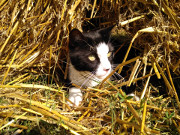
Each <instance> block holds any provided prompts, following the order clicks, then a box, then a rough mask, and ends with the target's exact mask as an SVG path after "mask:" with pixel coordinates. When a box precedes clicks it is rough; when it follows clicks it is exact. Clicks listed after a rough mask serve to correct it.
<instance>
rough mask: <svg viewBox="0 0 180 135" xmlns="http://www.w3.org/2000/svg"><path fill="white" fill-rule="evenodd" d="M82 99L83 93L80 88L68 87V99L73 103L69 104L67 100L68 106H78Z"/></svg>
mask: <svg viewBox="0 0 180 135" xmlns="http://www.w3.org/2000/svg"><path fill="white" fill-rule="evenodd" d="M82 99H83V95H82V93H81V90H80V89H78V88H75V87H73V88H70V89H69V100H70V101H71V102H72V103H73V104H71V103H69V102H68V104H69V105H70V106H74V105H75V106H79V104H80V103H81V101H82Z"/></svg>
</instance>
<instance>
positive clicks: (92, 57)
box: [88, 55, 96, 61]
mask: <svg viewBox="0 0 180 135" xmlns="http://www.w3.org/2000/svg"><path fill="white" fill-rule="evenodd" d="M88 59H89V60H90V61H95V59H96V58H95V57H94V56H93V55H90V56H88Z"/></svg>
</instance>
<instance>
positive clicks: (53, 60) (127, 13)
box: [0, 0, 180, 134]
mask: <svg viewBox="0 0 180 135" xmlns="http://www.w3.org/2000/svg"><path fill="white" fill-rule="evenodd" d="M179 16H180V4H179V2H178V1H169V2H168V1H160V2H159V1H158V2H157V1H139V0H134V1H127V0H124V1H108V0H105V1H104V0H103V1H97V0H94V1H89V0H85V1H80V0H76V1H75V0H71V1H67V0H65V1H63V0H55V1H43V0H38V1H32V0H26V1H25V0H21V1H18V0H2V1H1V2H0V19H1V23H0V39H1V41H0V74H1V76H0V81H1V84H0V111H1V113H0V132H1V133H2V134H4V133H7V132H9V133H10V134H12V133H21V132H24V133H26V132H27V128H28V129H30V130H31V129H33V128H34V127H36V125H37V123H39V120H43V121H46V124H44V123H43V124H42V123H41V122H40V123H41V124H40V130H39V131H38V132H40V133H41V134H43V133H47V132H48V133H49V134H55V133H56V134H57V133H62V132H66V133H69V132H70V133H72V134H120V133H125V134H138V133H140V132H141V133H144V134H158V133H166V132H167V133H168V134H178V133H180V128H179V127H180V125H179V123H180V112H179V109H180V103H179V98H178V95H177V92H178V91H179V89H180V86H179V78H178V77H179V75H180V68H179V65H180V60H179V58H180V50H179V43H180V40H179V35H180V34H179V30H180V26H179V25H180V19H179ZM115 23H117V24H118V26H119V27H116V28H115V30H114V33H113V34H114V35H115V36H117V37H118V36H119V35H121V36H122V35H123V32H122V30H121V29H123V31H126V32H125V35H126V34H127V33H129V34H130V35H131V36H132V37H133V38H132V39H131V42H130V44H129V49H128V50H127V52H126V55H125V56H124V59H123V62H122V63H121V64H120V65H119V66H117V68H116V69H115V70H116V71H118V72H119V73H121V71H122V69H123V66H125V65H126V64H127V63H131V64H132V69H133V70H132V72H131V75H129V76H127V77H128V81H127V82H115V83H112V82H108V81H106V82H107V83H108V84H107V85H102V86H101V87H96V88H88V89H83V91H85V93H86V94H85V97H84V101H83V107H78V108H76V109H73V108H70V107H69V106H68V105H67V104H66V101H67V100H68V99H67V98H66V96H67V91H65V86H64V85H63V82H62V78H61V77H64V78H66V77H67V69H68V66H66V64H64V63H66V62H67V61H68V34H69V31H70V30H71V29H72V28H78V29H80V30H89V29H92V28H97V27H106V26H109V25H112V24H115ZM120 28H121V29H120ZM132 47H133V48H136V49H138V50H139V51H141V54H142V55H140V56H137V57H135V58H132V59H130V60H129V59H127V57H128V55H129V52H130V50H131V48H132ZM135 61H136V62H135ZM148 68H150V70H149V69H148ZM56 70H58V72H56ZM114 72H115V71H114ZM60 76H61V77H60ZM152 76H154V77H155V78H158V79H160V78H161V80H162V81H163V83H164V86H160V87H163V88H166V92H165V93H167V95H168V96H167V97H163V96H161V95H158V94H159V92H160V89H159V85H153V83H152V79H151V77H152ZM139 80H141V81H142V82H143V83H142V85H141V86H142V87H141V88H140V89H141V90H142V91H141V92H137V95H139V96H140V97H141V98H142V101H141V102H135V101H131V100H129V97H126V95H124V93H123V91H122V89H121V87H122V86H128V85H129V86H130V85H131V84H132V83H135V82H138V81H139ZM104 81H105V80H104ZM77 87H78V86H77ZM25 123H28V124H25ZM52 124H55V125H56V126H55V127H54V125H52ZM9 127H10V129H12V130H11V131H8V129H9ZM13 127H15V129H14V128H13ZM59 127H63V128H64V129H65V130H63V129H62V128H61V129H60V131H59ZM48 129H49V130H48ZM23 130H25V131H23Z"/></svg>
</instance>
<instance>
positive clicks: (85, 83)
mask: <svg viewBox="0 0 180 135" xmlns="http://www.w3.org/2000/svg"><path fill="white" fill-rule="evenodd" d="M93 76H94V74H91V75H90V76H88V77H87V79H86V80H85V81H84V82H83V83H82V85H81V87H80V88H82V87H83V86H84V85H85V84H86V83H87V82H88V81H89V79H90V78H91V77H93Z"/></svg>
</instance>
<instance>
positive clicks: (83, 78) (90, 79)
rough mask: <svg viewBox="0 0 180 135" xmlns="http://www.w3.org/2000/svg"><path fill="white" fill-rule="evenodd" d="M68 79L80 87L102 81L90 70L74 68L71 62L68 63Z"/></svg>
mask: <svg viewBox="0 0 180 135" xmlns="http://www.w3.org/2000/svg"><path fill="white" fill-rule="evenodd" d="M69 79H70V80H71V83H74V84H77V85H79V86H81V87H94V86H96V85H98V84H99V83H100V82H101V81H102V80H101V79H99V78H97V77H96V76H95V75H93V74H92V73H91V72H88V71H78V70H76V69H75V68H74V66H73V65H72V64H71V63H70V65H69Z"/></svg>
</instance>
